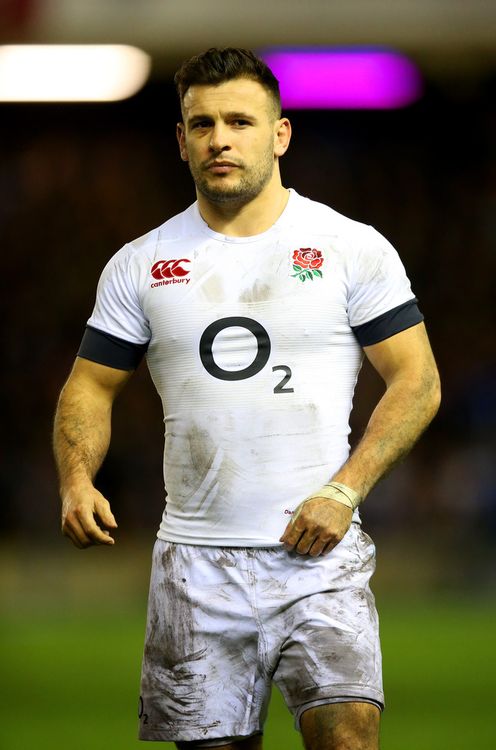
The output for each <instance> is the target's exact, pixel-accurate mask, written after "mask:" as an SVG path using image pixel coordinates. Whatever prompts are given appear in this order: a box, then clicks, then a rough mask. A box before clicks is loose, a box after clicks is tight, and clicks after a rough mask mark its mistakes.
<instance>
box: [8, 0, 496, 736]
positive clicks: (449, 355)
mask: <svg viewBox="0 0 496 750" xmlns="http://www.w3.org/2000/svg"><path fill="white" fill-rule="evenodd" d="M265 5H266V4H265ZM283 9H284V13H285V15H284V18H285V21H284V23H282V21H281V19H282V16H281V13H282V11H283ZM257 13H258V16H257ZM243 14H246V18H243ZM260 19H263V20H264V23H261V22H260ZM495 21H496V9H495V7H494V6H493V7H492V9H491V7H490V6H489V4H485V3H482V2H471V3H470V4H465V5H464V6H462V4H461V3H457V2H446V1H445V0H435V1H434V0H433V1H432V2H430V3H427V2H407V1H406V0H397V2H396V3H394V13H393V11H392V4H390V3H387V2H369V3H363V2H358V1H356V0H350V2H348V3H346V4H344V3H340V2H334V3H331V2H329V3H327V4H324V3H321V2H318V0H313V2H310V3H308V4H306V5H305V8H303V6H300V4H299V3H296V2H293V3H289V4H284V5H283V4H281V3H279V2H275V3H273V4H272V5H271V6H270V7H265V8H264V7H263V4H262V3H261V2H258V1H257V2H254V3H251V4H250V8H243V10H242V11H241V9H240V8H236V7H233V4H227V3H224V2H222V1H221V0H219V1H218V2H212V3H211V4H210V5H209V6H208V7H203V6H201V5H199V4H197V3H195V2H192V1H187V2H184V3H182V4H181V7H180V8H179V7H177V8H174V9H173V8H172V7H170V5H169V4H168V3H157V2H156V1H154V0H143V2H141V3H140V9H139V11H137V9H136V5H133V3H131V2H130V0H122V2H120V3H119V2H116V0H114V1H113V2H111V0H105V1H103V0H101V1H100V2H99V3H94V2H88V3H86V4H81V3H80V4H79V6H78V5H77V4H76V3H75V2H74V1H73V0H51V1H50V2H41V0H39V1H38V2H34V1H33V0H23V2H13V1H11V0H2V2H0V43H12V42H29V41H44V42H61V41H67V42H74V41H75V42H88V41H112V42H126V43H135V44H138V45H139V46H142V47H143V48H144V49H146V50H147V51H148V52H149V53H150V54H151V55H152V58H153V74H152V77H151V79H150V82H149V83H148V85H147V86H146V87H145V88H144V89H143V90H142V91H141V92H140V93H139V94H138V95H136V96H135V97H133V98H132V99H130V100H127V101H124V102H121V103H115V104H93V105H75V104H73V105H57V104H52V105H30V104H22V105H13V104H0V247H1V263H2V281H3V292H2V295H1V304H2V312H1V320H2V326H3V334H2V340H3V341H4V344H3V346H4V354H3V368H2V380H3V388H2V398H3V407H2V414H3V417H2V423H3V430H2V438H1V440H2V446H1V451H2V453H1V455H2V461H1V465H2V473H1V479H0V481H1V485H0V486H1V495H2V499H1V506H0V533H1V543H2V545H1V551H0V557H1V559H0V582H1V596H2V610H3V616H2V623H1V641H0V649H1V664H2V675H3V679H2V688H1V691H2V700H1V702H0V706H1V707H0V747H1V748H2V749H3V748H5V750H25V748H29V747H34V746H36V747H37V748H38V750H45V748H46V750H58V749H59V748H70V750H86V748H92V749H93V750H100V748H102V750H103V748H105V749H108V748H114V747H115V748H121V749H127V748H129V749H131V748H138V747H139V746H140V745H139V744H138V742H137V740H136V739H135V732H136V719H135V711H136V703H137V695H138V675H139V665H140V658H141V647H142V639H143V630H144V618H145V604H146V594H147V585H148V570H149V557H150V551H151V546H152V544H153V538H154V534H155V528H156V526H157V523H158V520H159V518H160V514H161V511H162V503H163V498H162V480H161V448H162V433H163V425H162V421H161V414H160V403H159V400H158V398H157V397H156V395H155V394H154V392H153V388H152V386H151V383H150V382H149V378H148V375H147V373H146V368H145V367H141V368H140V371H139V372H138V373H137V375H136V376H135V378H134V379H133V381H132V382H131V384H130V385H129V386H128V388H127V390H126V391H125V392H124V394H123V395H122V396H121V397H120V399H119V401H118V403H117V406H116V410H115V418H114V438H113V443H112V448H111V451H110V454H109V456H108V459H107V461H106V464H105V467H104V469H103V470H102V472H101V474H100V477H99V486H100V487H101V489H102V490H103V491H104V492H106V493H107V495H108V497H109V498H110V500H111V502H112V505H113V508H114V511H115V513H116V515H117V517H118V520H119V532H118V535H117V539H118V543H117V545H116V546H115V548H114V549H100V548H97V549H92V550H88V551H85V552H79V551H76V550H74V549H72V547H70V545H69V544H68V543H67V541H66V540H64V539H63V538H62V537H61V536H60V534H59V520H58V498H57V482H56V477H55V473H54V468H53V465H52V459H51V451H50V431H51V421H52V415H53V410H54V406H55V402H56V398H57V394H58V391H59V390H60V387H61V385H62V383H63V381H64V379H65V377H66V375H67V373H68V370H69V368H70V366H71V363H72V360H73V358H74V355H75V352H76V351H77V347H78V343H79V339H80V336H81V333H82V330H83V328H84V324H85V321H86V319H87V317H88V315H89V313H90V311H91V307H92V304H93V299H94V290H95V285H96V282H97V279H98V276H99V273H100V271H101V268H102V267H103V265H104V263H105V262H106V259H107V258H108V257H109V256H110V255H111V254H112V253H113V252H114V251H115V250H117V249H118V248H119V247H120V246H121V245H122V244H123V243H124V242H126V241H128V240H129V239H131V238H134V237H136V236H139V235H140V234H143V233H144V232H145V231H147V230H148V229H150V228H151V227H154V226H156V225H157V224H159V223H161V222H162V221H163V220H164V218H166V217H167V216H169V215H171V214H173V213H175V212H177V211H180V210H182V209H183V208H184V207H185V206H186V205H188V204H189V203H190V202H191V201H192V200H193V198H194V196H193V190H192V186H191V181H190V176H189V173H188V171H187V169H186V168H185V166H184V165H183V164H182V163H181V162H180V161H179V159H178V156H177V153H176V143H175V137H174V124H175V122H176V119H177V105H176V101H175V96H174V92H173V88H172V85H171V75H172V72H173V70H174V68H175V66H176V64H177V62H179V61H180V60H181V59H182V58H183V57H185V56H188V55H189V54H191V53H194V52H196V51H199V50H201V49H204V48H206V47H207V46H211V45H213V44H217V45H221V44H233V45H245V46H250V47H253V48H259V47H262V46H266V45H269V44H271V45H277V44H292V45H296V44H318V45H322V44H329V45H333V44H346V45H350V44H369V45H370V44H384V45H391V46H393V47H395V48H397V49H400V50H402V51H405V52H406V53H408V54H409V55H410V57H411V58H412V59H414V60H415V61H416V62H417V63H418V64H419V66H420V68H421V70H422V72H423V74H424V78H425V81H426V88H425V93H424V96H423V98H422V99H421V100H420V101H419V102H418V103H416V104H414V105H413V106H411V107H408V108H407V109H404V110H397V111H392V112H360V113H359V112H335V111H334V112H311V113H309V112H290V113H289V115H290V117H291V120H292V122H293V126H294V131H295V134H294V140H293V143H292V147H291V149H290V151H289V152H288V154H287V155H286V156H285V157H284V161H283V163H282V171H283V178H284V181H285V184H287V185H292V186H294V187H295V188H296V189H297V190H298V191H299V192H300V193H302V194H305V195H308V196H310V197H312V198H314V199H316V200H321V201H323V202H326V203H328V204H330V205H332V206H333V207H334V208H336V209H337V210H338V211H341V212H342V213H345V214H347V215H349V216H352V217H353V218H356V219H359V220H361V221H365V222H368V223H372V224H373V225H374V226H375V227H376V228H377V229H379V230H380V231H381V232H382V233H383V234H385V235H386V236H387V237H388V238H389V239H390V240H391V242H393V244H394V245H395V246H396V247H397V248H398V250H399V252H400V254H401V255H402V257H403V259H404V261H405V264H406V266H407V269H408V272H409V275H410V277H411V278H412V279H413V282H414V289H415V292H416V294H417V296H418V297H419V300H420V306H421V309H422V311H423V312H424V314H425V317H426V321H427V325H428V329H429V332H430V335H431V339H432V343H433V347H434V349H435V353H436V356H437V359H438V362H439V366H440V370H441V375H442V380H443V386H444V401H443V406H442V409H441V411H440V414H439V416H438V417H437V419H436V421H435V423H434V424H433V425H432V427H431V428H430V429H429V431H428V433H427V434H426V435H425V436H424V438H423V439H422V442H421V443H420V444H419V445H418V446H417V448H416V449H415V450H414V452H413V453H412V454H411V456H410V457H409V458H408V459H407V460H406V461H405V462H404V463H403V464H402V465H401V466H400V467H399V468H397V469H396V470H395V472H394V473H393V474H392V475H391V476H390V477H389V478H387V479H386V480H385V481H384V482H383V483H382V484H381V485H379V487H377V488H376V490H374V492H373V494H372V495H371V496H370V498H369V499H368V501H367V503H366V505H365V506H364V509H363V516H364V519H365V524H366V528H367V530H368V531H369V532H370V533H371V534H372V535H373V536H374V538H375V541H376V543H377V546H378V571H377V575H376V578H375V592H376V597H377V599H378V605H379V610H380V614H381V616H382V617H381V620H382V635H383V647H384V659H385V683H386V692H387V699H388V710H387V712H386V714H385V716H384V722H383V740H382V742H383V745H382V746H383V748H384V750H396V749H398V750H410V749H411V750H413V749H415V750H434V748H436V750H437V749H439V748H450V750H458V749H460V750H461V749H462V748H466V747H468V746H473V747H477V748H479V750H484V749H485V748H487V749H489V748H492V747H494V746H495V741H496V731H495V729H494V722H493V718H492V713H493V711H492V708H493V701H494V699H493V695H494V690H495V688H496V658H495V648H494V647H495V641H496V637H495V624H496V621H495V614H496V599H495V596H494V584H495V582H496V566H495V555H494V550H495V543H494V534H495V531H496V462H495V455H496V454H495V447H496V445H495V444H496V438H495V424H496V395H495V394H496V361H495V346H494V322H495V321H494V317H495V316H494V304H495V295H494V283H495V282H494V279H495V278H496V274H495V270H496V246H495V240H496V135H495V134H496V106H495V94H496V45H494V38H496V35H495V33H494V32H495V30H496V22H495ZM240 25H241V26H242V27H243V29H242V31H240V28H239V26H240ZM380 391H381V386H380V383H379V382H378V380H377V378H376V377H374V375H373V374H372V373H371V372H370V370H369V369H368V368H367V367H364V371H363V373H362V379H361V383H360V385H359V388H358V392H357V396H356V405H357V409H356V411H355V412H354V413H353V426H354V435H359V434H360V430H361V429H362V428H363V425H364V424H365V422H366V419H367V416H368V414H369V412H370V409H371V408H372V404H373V403H374V399H375V398H376V397H377V395H378V394H379V393H380ZM266 746H267V748H268V750H272V749H276V748H284V750H286V749H287V750H292V748H295V749H296V748H298V747H300V742H299V739H298V736H297V735H296V734H295V732H294V731H293V730H292V729H291V720H290V717H289V715H288V714H287V713H286V711H285V709H284V707H282V706H281V704H280V700H279V698H278V696H277V694H276V695H275V697H274V700H273V704H272V707H271V712H270V715H269V723H268V728H267V743H266Z"/></svg>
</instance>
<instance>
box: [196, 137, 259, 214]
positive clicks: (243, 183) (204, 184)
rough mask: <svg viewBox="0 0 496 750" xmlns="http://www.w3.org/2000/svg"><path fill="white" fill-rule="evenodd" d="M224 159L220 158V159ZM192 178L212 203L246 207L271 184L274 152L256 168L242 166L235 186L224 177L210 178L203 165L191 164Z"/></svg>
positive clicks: (198, 188)
mask: <svg viewBox="0 0 496 750" xmlns="http://www.w3.org/2000/svg"><path fill="white" fill-rule="evenodd" d="M221 158H222V157H220V156H219V159H221ZM189 169H190V172H191V176H192V177H193V180H194V183H195V185H196V188H197V190H198V191H199V192H200V193H201V194H202V195H203V196H205V198H206V199H207V200H208V201H210V202H211V203H217V204H219V203H224V204H226V203H231V204H233V205H244V204H245V203H249V202H250V201H252V200H253V199H254V198H256V197H257V195H259V194H260V193H261V192H262V190H263V189H264V187H265V186H266V185H267V184H268V183H269V182H270V179H271V177H272V174H273V172H274V152H273V150H272V148H271V150H270V151H269V150H267V151H266V153H265V154H264V157H263V159H262V160H261V161H260V162H259V163H258V164H257V165H256V166H255V167H251V168H247V167H245V166H244V164H240V165H239V166H238V167H237V169H236V172H235V174H237V170H239V177H238V179H237V181H236V182H235V183H234V184H229V182H228V181H227V180H228V179H229V176H228V175H226V178H227V179H226V178H224V177H223V176H219V175H217V176H215V177H214V179H212V176H209V175H208V173H207V170H206V169H205V167H204V166H202V165H197V164H193V163H192V162H191V161H190V162H189Z"/></svg>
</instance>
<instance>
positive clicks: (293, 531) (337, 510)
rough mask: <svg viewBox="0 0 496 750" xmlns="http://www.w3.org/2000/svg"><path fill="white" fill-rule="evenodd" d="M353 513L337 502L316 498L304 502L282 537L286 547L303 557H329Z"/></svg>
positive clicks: (348, 526)
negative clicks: (328, 554)
mask: <svg viewBox="0 0 496 750" xmlns="http://www.w3.org/2000/svg"><path fill="white" fill-rule="evenodd" d="M352 516H353V511H352V510H351V508H348V507H347V506H346V505H343V504H342V503H338V502H337V501H336V500H328V499H327V498H324V497H313V498H312V499H311V500H306V501H305V502H303V503H301V505H299V506H298V508H297V509H296V511H295V514H294V516H293V518H292V519H291V521H290V522H289V523H288V525H287V526H286V529H285V531H284V534H283V535H282V537H281V538H280V540H279V541H280V542H283V544H284V546H285V548H286V549H287V550H288V552H289V551H290V550H294V549H295V550H296V552H298V553H299V554H300V555H311V557H317V556H318V555H327V553H328V552H330V551H331V550H332V549H333V548H334V547H335V546H336V545H337V544H338V543H339V542H340V541H341V539H342V538H343V537H344V535H345V534H346V532H347V531H348V529H349V528H350V525H351V519H352Z"/></svg>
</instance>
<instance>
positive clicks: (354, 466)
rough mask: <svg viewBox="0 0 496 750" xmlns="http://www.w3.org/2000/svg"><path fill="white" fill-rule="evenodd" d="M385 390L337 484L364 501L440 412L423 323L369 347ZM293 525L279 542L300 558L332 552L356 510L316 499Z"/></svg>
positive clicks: (429, 350)
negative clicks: (298, 554)
mask: <svg viewBox="0 0 496 750" xmlns="http://www.w3.org/2000/svg"><path fill="white" fill-rule="evenodd" d="M365 353H366V355H367V357H368V359H369V360H370V362H371V364H372V365H373V367H374V368H375V369H376V370H377V372H378V373H379V374H380V375H381V377H382V378H383V380H384V382H385V384H386V391H385V393H384V395H383V396H382V398H381V399H380V401H379V403H378V404H377V406H376V408H375V410H374V412H373V413H372V416H371V418H370V420H369V423H368V425H367V429H366V431H365V434H364V435H363V437H362V439H361V440H360V442H359V443H358V445H357V447H356V448H355V450H354V451H353V453H352V454H351V456H350V457H349V458H348V460H347V461H346V463H345V464H344V465H343V466H342V467H341V468H340V469H339V471H338V472H337V473H336V474H335V475H334V477H333V480H334V481H336V482H341V483H342V484H345V485H347V486H348V487H351V488H352V489H353V490H355V491H356V492H358V493H359V494H360V496H361V497H362V499H363V498H365V497H366V495H367V494H368V493H369V492H370V490H371V489H372V487H373V486H374V485H375V484H376V483H377V482H378V481H379V480H380V479H381V477H383V476H384V475H385V474H387V472H388V471H390V469H391V468H392V467H393V466H394V465H395V464H396V463H397V462H398V461H399V460H400V459H401V458H402V457H403V456H405V455H406V454H407V453H408V452H409V451H410V449H411V448H412V446H413V445H414V444H415V442H416V441H417V440H418V438H419V437H420V435H421V434H422V432H423V431H424V430H425V428H426V427H427V426H428V424H429V423H430V422H431V420H432V419H433V417H434V415H435V414H436V412H437V410H438V408H439V403H440V385H439V375H438V372H437V368H436V364H435V362H434V357H433V355H432V351H431V348H430V345H429V340H428V338H427V333H426V331H425V327H424V324H423V323H419V324H418V325H416V326H413V327H412V328H408V329H407V330H405V331H402V332H401V333H398V334H396V335H395V336H391V338H389V339H386V340H385V341H381V342H380V343H378V344H374V345H373V346H369V347H366V348H365ZM300 507H301V510H300V512H299V514H298V517H297V518H296V519H295V520H294V521H293V523H290V524H289V525H288V526H287V528H286V530H285V532H284V534H283V536H282V537H281V541H282V542H284V543H285V545H286V547H287V548H288V549H295V548H296V550H297V551H298V552H300V553H301V554H306V553H310V554H311V555H318V554H321V553H322V552H328V551H330V550H331V549H332V548H333V547H334V546H336V544H337V543H338V542H339V541H340V540H341V539H342V538H343V536H344V534H345V533H346V531H347V530H348V528H349V526H350V523H351V517H352V512H351V510H350V509H349V508H347V507H346V506H345V505H341V504H340V503H338V502H336V501H334V500H327V499H323V498H322V499H321V498H318V497H317V498H313V499H312V500H308V501H307V502H306V503H305V504H304V505H303V506H300Z"/></svg>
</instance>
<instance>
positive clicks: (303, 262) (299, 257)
mask: <svg viewBox="0 0 496 750" xmlns="http://www.w3.org/2000/svg"><path fill="white" fill-rule="evenodd" d="M323 262H324V258H323V257H322V253H321V251H320V250H314V249H312V248H310V247H300V249H299V250H295V251H294V252H293V263H295V264H296V265H297V266H300V268H320V267H321V265H322V263H323Z"/></svg>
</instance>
